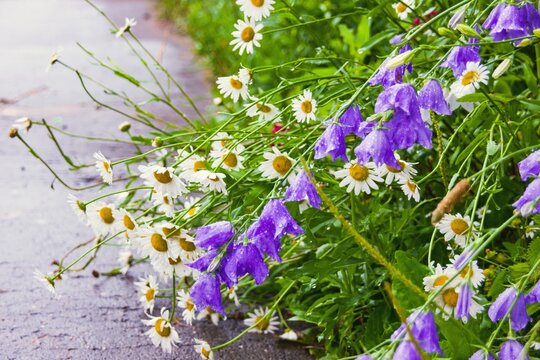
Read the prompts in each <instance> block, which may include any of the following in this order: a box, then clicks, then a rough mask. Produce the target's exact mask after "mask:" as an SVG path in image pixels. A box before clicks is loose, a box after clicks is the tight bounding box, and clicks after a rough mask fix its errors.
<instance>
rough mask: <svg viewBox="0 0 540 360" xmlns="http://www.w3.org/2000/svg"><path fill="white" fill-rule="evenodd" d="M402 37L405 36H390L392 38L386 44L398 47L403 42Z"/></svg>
mask: <svg viewBox="0 0 540 360" xmlns="http://www.w3.org/2000/svg"><path fill="white" fill-rule="evenodd" d="M403 35H405V34H397V35H394V36H392V38H391V39H390V41H388V42H389V43H390V44H392V45H399V44H401V42H402V41H403Z"/></svg>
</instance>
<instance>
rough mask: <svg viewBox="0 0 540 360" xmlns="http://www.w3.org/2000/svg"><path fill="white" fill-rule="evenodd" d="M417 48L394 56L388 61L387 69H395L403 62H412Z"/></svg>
mask: <svg viewBox="0 0 540 360" xmlns="http://www.w3.org/2000/svg"><path fill="white" fill-rule="evenodd" d="M414 53H415V50H409V51H405V52H404V53H401V54H399V55H397V56H394V57H393V58H392V59H390V61H389V62H388V63H386V68H387V69H395V68H397V67H398V66H401V65H403V64H406V63H408V62H410V60H411V59H412V57H413V56H414Z"/></svg>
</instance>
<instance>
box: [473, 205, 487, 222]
mask: <svg viewBox="0 0 540 360" xmlns="http://www.w3.org/2000/svg"><path fill="white" fill-rule="evenodd" d="M487 214H491V210H490V209H488V208H487V207H486V206H485V205H484V206H482V207H481V208H478V209H476V216H477V217H478V219H480V220H482V219H483V218H484V217H485V216H486V215H487Z"/></svg>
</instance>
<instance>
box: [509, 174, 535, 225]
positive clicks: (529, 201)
mask: <svg viewBox="0 0 540 360" xmlns="http://www.w3.org/2000/svg"><path fill="white" fill-rule="evenodd" d="M512 206H513V207H515V208H516V210H517V211H519V212H520V213H521V215H523V216H524V217H527V216H529V215H532V214H539V213H540V178H536V179H534V180H533V181H532V182H531V183H530V184H529V186H527V188H526V189H525V192H524V193H523V195H522V196H521V197H520V198H519V199H518V200H517V201H516V202H515V203H513V204H512Z"/></svg>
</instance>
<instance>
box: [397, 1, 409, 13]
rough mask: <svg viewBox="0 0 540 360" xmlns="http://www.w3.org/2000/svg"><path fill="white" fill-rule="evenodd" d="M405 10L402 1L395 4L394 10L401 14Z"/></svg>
mask: <svg viewBox="0 0 540 360" xmlns="http://www.w3.org/2000/svg"><path fill="white" fill-rule="evenodd" d="M405 10H407V5H405V4H404V3H402V2H400V3H399V4H397V5H396V11H397V12H398V13H399V14H401V13H402V12H404V11H405Z"/></svg>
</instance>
